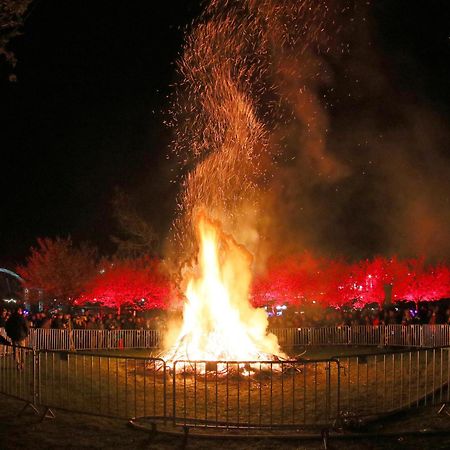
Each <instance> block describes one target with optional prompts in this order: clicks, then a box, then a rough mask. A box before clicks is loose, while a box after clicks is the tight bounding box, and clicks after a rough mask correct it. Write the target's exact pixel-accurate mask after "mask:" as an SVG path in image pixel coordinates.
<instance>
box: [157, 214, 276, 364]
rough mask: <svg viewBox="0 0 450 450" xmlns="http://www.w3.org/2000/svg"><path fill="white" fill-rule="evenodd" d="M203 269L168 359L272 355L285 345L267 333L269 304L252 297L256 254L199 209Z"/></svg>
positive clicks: (191, 283)
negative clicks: (253, 301) (266, 308)
mask: <svg viewBox="0 0 450 450" xmlns="http://www.w3.org/2000/svg"><path fill="white" fill-rule="evenodd" d="M197 238H198V242H199V245H200V248H199V254H198V273H197V274H195V275H191V277H190V279H189V280H188V284H187V289H186V292H185V295H186V298H187V301H186V303H185V305H184V312H183V325H182V328H181V331H180V333H179V335H178V338H177V340H176V343H175V345H174V346H172V347H171V349H170V350H169V351H168V352H167V353H166V354H165V355H164V359H165V360H166V361H168V362H169V363H170V362H173V361H175V360H191V361H268V360H273V359H274V358H275V357H276V355H279V356H284V355H283V353H282V352H281V351H280V348H279V345H278V341H277V338H276V336H274V335H273V334H267V332H266V329H267V325H268V321H267V316H266V313H265V311H264V310H262V309H254V308H252V306H251V305H250V303H249V288H250V282H251V269H250V266H251V259H252V258H251V255H250V254H249V252H248V251H247V250H246V249H245V248H244V247H242V246H241V245H239V244H237V243H236V242H235V241H234V240H233V239H232V238H231V237H230V236H228V235H226V234H224V233H223V232H222V231H221V230H220V227H219V226H218V225H217V224H216V223H214V222H212V221H210V220H208V219H207V218H206V217H205V215H204V214H201V215H199V218H198V223H197Z"/></svg>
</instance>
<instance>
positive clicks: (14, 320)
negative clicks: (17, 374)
mask: <svg viewBox="0 0 450 450" xmlns="http://www.w3.org/2000/svg"><path fill="white" fill-rule="evenodd" d="M5 331H6V334H7V336H8V337H9V338H10V339H11V342H12V345H13V354H14V360H15V361H16V363H17V368H18V369H23V361H22V357H21V350H20V348H18V347H22V346H23V345H24V343H25V339H26V338H27V337H28V335H29V334H30V328H29V324H28V320H26V319H25V317H24V316H23V311H22V308H20V307H19V308H17V309H16V311H14V312H13V313H12V314H11V317H10V318H9V319H8V320H7V322H6V324H5Z"/></svg>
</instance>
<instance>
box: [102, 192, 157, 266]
mask: <svg viewBox="0 0 450 450" xmlns="http://www.w3.org/2000/svg"><path fill="white" fill-rule="evenodd" d="M113 208H114V217H115V218H116V220H117V223H118V226H119V233H120V235H119V236H115V235H114V236H111V240H112V241H113V242H114V243H115V244H116V245H117V252H116V253H117V256H118V257H119V258H139V257H142V256H148V255H150V256H154V255H155V254H156V253H157V249H158V245H159V237H158V235H157V233H156V232H155V230H154V229H153V227H152V225H151V224H150V223H149V222H148V221H146V220H145V219H144V218H143V217H142V216H140V215H139V213H138V212H137V211H136V208H135V207H134V205H133V204H132V202H131V199H130V197H129V196H128V195H126V194H125V193H124V192H122V191H119V190H118V191H116V195H115V197H114V200H113Z"/></svg>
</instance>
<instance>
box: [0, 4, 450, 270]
mask: <svg viewBox="0 0 450 450" xmlns="http://www.w3.org/2000/svg"><path fill="white" fill-rule="evenodd" d="M374 3H375V4H376V6H375V8H374V14H375V17H376V23H377V24H378V38H379V45H380V46H381V49H382V51H383V52H384V53H385V55H386V61H387V63H389V64H391V65H392V67H391V69H390V71H391V72H392V76H393V77H395V78H396V79H397V80H398V83H401V84H402V85H403V86H405V87H406V88H407V89H409V90H410V91H414V92H416V93H417V95H418V96H420V97H422V98H425V99H426V101H427V102H429V103H430V104H431V105H433V109H435V110H436V111H438V112H439V113H440V114H442V116H443V117H446V118H448V115H449V112H450V110H449V106H450V105H449V97H450V95H449V94H450V87H449V82H448V81H449V79H450V78H449V74H450V72H449V67H450V62H449V59H450V58H449V44H450V29H449V28H450V20H449V11H450V7H449V3H450V2H448V1H433V0H428V1H424V0H423V1H412V2H411V1H395V2H393V1H392V0H390V1H389V0H386V1H384V0H383V1H379V2H377V1H375V2H374ZM156 5H158V6H156ZM199 10H200V8H199V1H194V0H183V1H174V0H167V1H165V2H152V1H148V0H136V1H133V2H124V1H112V0H108V1H104V0H96V1H87V0H84V1H82V0H71V1H64V2H62V1H60V0H40V1H37V2H36V0H35V6H34V9H33V11H32V13H31V15H30V17H29V18H28V20H27V23H26V27H25V34H24V36H22V37H20V38H19V39H17V40H16V41H15V42H14V45H13V47H14V48H15V49H16V53H17V57H18V59H19V64H18V67H17V70H16V73H17V77H18V81H17V82H16V83H11V82H8V81H7V80H6V75H5V74H4V73H2V74H1V75H2V79H1V82H0V101H1V103H0V105H1V107H0V143H1V148H2V163H3V164H2V172H1V174H2V176H1V178H0V179H1V187H2V205H1V222H0V223H1V230H0V233H1V234H0V262H1V263H4V264H8V263H9V264H15V263H20V262H21V261H22V260H23V258H24V256H25V255H26V253H27V249H28V248H29V247H30V245H32V244H33V243H34V242H35V238H36V237H38V236H55V235H62V236H64V235H67V234H68V233H70V234H72V236H73V237H74V239H76V240H90V241H91V242H93V243H94V244H96V245H99V246H100V248H102V249H103V250H111V246H110V245H109V244H108V238H109V235H110V234H111V232H112V231H113V229H114V222H113V219H112V217H111V205H110V199H111V196H112V193H113V191H114V188H115V187H116V186H124V187H129V186H134V187H135V186H138V185H139V183H140V180H145V184H146V185H149V186H153V189H150V190H149V193H148V196H149V200H148V205H149V206H148V208H149V211H147V213H150V217H152V216H153V217H154V219H155V222H157V223H158V224H159V225H161V223H163V224H166V225H167V223H169V221H170V217H169V214H170V212H171V211H173V210H174V209H175V203H174V202H173V192H171V191H170V190H169V183H168V182H167V176H166V175H165V174H163V173H162V172H163V168H162V167H163V163H164V161H165V155H166V153H167V144H168V141H169V138H170V134H169V131H168V130H167V129H165V128H164V126H163V124H162V114H161V110H163V109H164V108H165V107H166V106H167V100H166V96H167V94H168V93H169V90H170V87H169V85H170V83H171V82H172V81H173V79H174V73H175V71H174V61H175V59H176V58H177V56H178V55H179V53H180V51H181V46H182V39H183V31H182V29H183V27H185V26H186V25H187V24H188V23H190V22H191V20H192V19H193V18H194V17H195V16H196V15H197V14H198V11H199ZM2 70H3V69H2ZM149 179H150V180H154V181H153V182H150V183H149V181H148V180H149ZM142 184H144V183H142ZM161 211H162V213H161ZM159 214H162V215H163V216H164V217H162V219H161V217H158V216H159Z"/></svg>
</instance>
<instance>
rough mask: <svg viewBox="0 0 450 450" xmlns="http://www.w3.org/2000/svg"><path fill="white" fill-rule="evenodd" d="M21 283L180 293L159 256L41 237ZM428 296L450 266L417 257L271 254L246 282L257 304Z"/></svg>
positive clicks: (101, 294)
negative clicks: (106, 254) (111, 252)
mask: <svg viewBox="0 0 450 450" xmlns="http://www.w3.org/2000/svg"><path fill="white" fill-rule="evenodd" d="M17 271H18V273H19V274H20V275H21V276H22V277H23V278H24V279H25V282H26V286H28V287H38V288H41V289H44V291H45V292H46V295H47V298H49V299H52V300H53V299H57V300H58V301H59V302H60V303H66V304H70V305H73V304H83V303H86V302H93V303H99V304H101V305H104V306H107V307H112V308H120V307H123V306H131V307H134V308H138V309H153V308H163V309H164V308H167V307H169V306H170V305H172V304H173V303H174V301H175V298H177V297H178V295H177V290H176V288H175V286H174V284H173V283H172V282H171V279H170V276H169V275H168V273H167V272H166V270H165V267H164V263H163V262H162V261H161V260H159V259H156V258H151V257H148V256H144V257H139V258H117V257H116V258H99V257H98V255H97V253H96V251H95V250H93V249H92V248H90V247H88V246H86V245H84V246H80V247H76V246H75V245H74V244H73V243H72V241H71V239H70V238H68V239H59V238H58V239H39V240H38V246H37V247H35V248H32V249H31V254H30V256H29V257H28V258H27V261H26V264H25V265H24V266H21V267H19V268H18V269H17ZM387 296H388V297H389V298H390V299H392V301H393V302H395V301H400V300H407V301H414V302H419V301H434V300H439V299H442V298H450V268H449V267H448V266H447V265H444V264H438V265H427V264H425V260H424V259H423V258H419V259H409V260H399V259H397V258H382V257H377V258H374V259H372V260H365V261H359V262H356V263H348V262H345V261H342V260H330V259H325V258H317V257H314V256H312V255H311V254H309V253H304V254H301V255H296V256H291V257H289V258H286V259H283V260H275V259H273V260H271V261H269V263H268V267H267V270H266V272H265V274H263V275H261V276H257V277H256V278H255V280H254V283H253V286H252V302H253V304H254V305H255V306H263V305H267V304H280V303H284V304H287V305H294V306H300V305H302V304H304V303H308V302H315V303H317V304H321V305H323V306H334V307H341V306H344V305H353V306H356V307H362V306H364V305H365V304H368V303H373V302H376V303H380V304H381V303H383V301H384V300H385V298H386V297H387Z"/></svg>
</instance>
